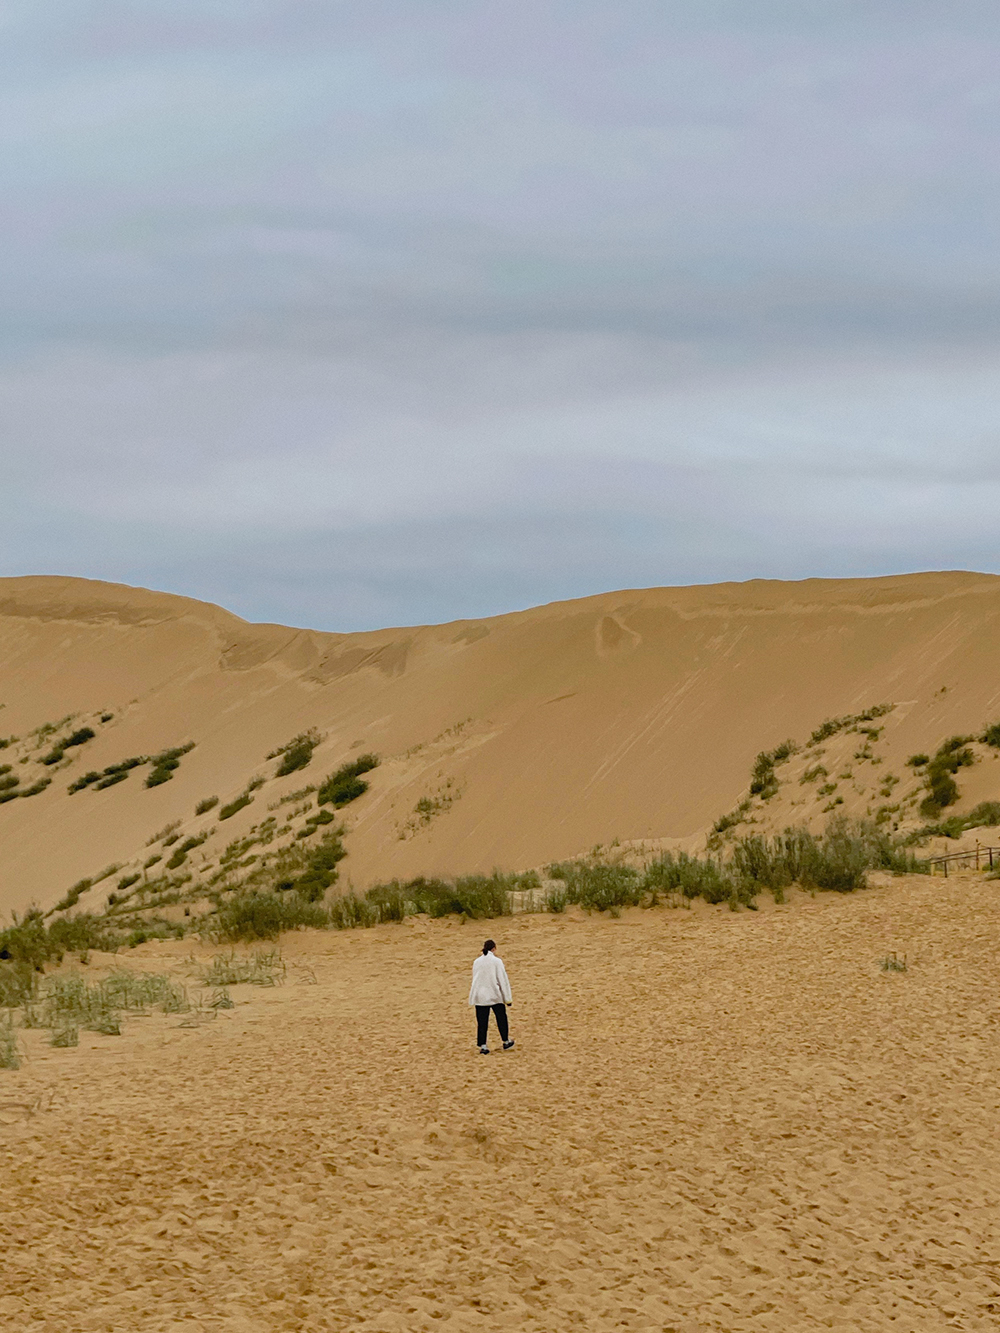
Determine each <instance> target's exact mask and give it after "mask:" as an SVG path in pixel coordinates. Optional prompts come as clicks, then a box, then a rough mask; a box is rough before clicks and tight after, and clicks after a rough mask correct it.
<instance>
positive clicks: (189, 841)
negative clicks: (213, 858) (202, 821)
mask: <svg viewBox="0 0 1000 1333" xmlns="http://www.w3.org/2000/svg"><path fill="white" fill-rule="evenodd" d="M207 837H208V834H207V833H203V834H201V836H200V837H198V838H185V839H184V841H183V842H182V843H181V845H180V846H179V847H178V848H177V850H176V851H175V852H173V853H172V854H171V856H170V858H169V859H168V861H167V864H166V867H165V868H166V869H167V870H176V869H177V867H178V866H182V865H183V864H184V862H185V861H186V860H187V858H188V852H193V851H194V850H195V848H196V847H200V846H201V845H202V843H203V842H204V841H205V839H206V838H207ZM136 878H138V876H137V877H136Z"/></svg>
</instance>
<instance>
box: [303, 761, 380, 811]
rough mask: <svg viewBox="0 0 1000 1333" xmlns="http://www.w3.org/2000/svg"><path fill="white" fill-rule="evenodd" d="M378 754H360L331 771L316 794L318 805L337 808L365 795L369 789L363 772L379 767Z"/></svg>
mask: <svg viewBox="0 0 1000 1333" xmlns="http://www.w3.org/2000/svg"><path fill="white" fill-rule="evenodd" d="M378 763H379V760H378V756H377V755H374V754H363V755H359V756H358V758H357V759H355V760H353V761H352V762H351V763H349V764H342V765H341V766H340V768H338V769H337V771H336V772H335V773H331V774H330V775H329V777H327V778H326V779H325V780H324V781H323V782H322V783H321V785H320V788H319V791H318V793H317V796H316V804H317V805H332V806H334V807H335V808H336V809H340V808H341V807H342V806H345V805H349V804H350V802H351V801H356V800H357V799H358V797H359V796H363V795H364V794H365V792H366V791H367V790H368V783H367V782H364V781H362V778H361V775H362V774H363V773H370V772H371V770H372V769H373V768H377V767H378Z"/></svg>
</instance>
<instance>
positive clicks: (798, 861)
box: [732, 815, 926, 901]
mask: <svg viewBox="0 0 1000 1333" xmlns="http://www.w3.org/2000/svg"><path fill="white" fill-rule="evenodd" d="M870 869H882V870H891V871H894V872H895V873H897V874H902V873H909V874H915V873H920V872H922V871H926V865H925V863H923V862H921V861H919V860H918V859H917V858H916V857H914V856H913V855H912V854H910V853H908V852H905V851H903V850H902V849H901V848H900V847H899V846H898V845H897V844H896V843H894V842H893V841H892V839H891V838H890V837H889V836H888V834H886V833H885V832H884V831H883V830H881V829H879V828H878V827H877V826H876V825H874V824H870V823H867V822H865V821H861V820H858V821H855V822H851V821H850V820H848V819H846V818H845V817H844V816H842V815H841V816H835V817H834V818H833V819H831V820H830V822H829V824H828V825H827V827H826V830H825V832H824V833H823V835H822V837H821V838H816V837H814V836H813V834H812V833H810V832H809V830H808V829H805V828H787V829H785V831H784V833H782V834H778V835H777V836H775V837H773V838H765V837H761V836H760V835H754V836H753V837H749V838H743V839H741V840H740V842H739V843H737V845H736V847H735V848H734V850H733V860H732V871H733V874H734V875H735V876H736V877H737V878H738V879H739V880H740V881H741V883H742V885H743V886H744V890H745V891H746V892H748V893H757V892H760V891H761V890H762V889H769V890H770V891H771V892H772V893H773V894H774V895H775V897H776V898H777V899H778V900H779V901H780V899H781V897H782V895H783V892H784V890H785V889H786V888H787V887H788V886H789V885H790V884H801V885H803V887H805V888H816V889H826V890H830V891H833V892H837V893H848V892H851V891H852V890H854V889H861V888H864V887H865V884H866V883H867V877H866V871H868V870H870Z"/></svg>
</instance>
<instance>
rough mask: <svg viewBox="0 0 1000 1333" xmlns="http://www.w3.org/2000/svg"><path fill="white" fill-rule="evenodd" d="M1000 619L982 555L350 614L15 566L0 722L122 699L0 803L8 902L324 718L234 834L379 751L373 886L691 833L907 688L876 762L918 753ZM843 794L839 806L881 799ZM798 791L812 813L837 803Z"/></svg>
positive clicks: (959, 709) (970, 686) (974, 678)
mask: <svg viewBox="0 0 1000 1333" xmlns="http://www.w3.org/2000/svg"><path fill="white" fill-rule="evenodd" d="M998 635H1000V579H998V578H996V577H993V576H987V575H980V574H968V573H946V574H919V575H910V576H905V577H898V578H885V579H873V580H808V581H805V582H802V583H777V582H763V581H754V582H750V583H745V584H727V585H719V586H714V587H699V588H673V589H671V588H666V589H652V590H647V591H639V592H635V591H627V592H619V593H608V594H605V595H602V596H599V597H591V598H586V599H583V600H581V601H575V602H566V603H558V604H554V605H551V606H544V607H538V608H536V609H534V610H531V611H526V612H520V613H516V614H512V615H507V616H501V617H496V618H494V619H491V620H483V621H478V622H457V623H455V624H451V625H444V626H433V627H424V628H419V627H418V628H411V629H391V630H384V631H379V632H377V633H370V634H350V635H338V634H319V633H313V632H308V631H301V630H294V629H286V628H283V627H281V626H268V625H249V624H247V623H246V622H244V621H241V620H239V619H238V618H237V617H234V616H232V615H229V614H228V613H227V612H225V611H222V610H220V609H219V608H217V607H213V606H208V605H206V604H203V603H199V602H194V601H190V600H188V599H184V598H178V597H172V596H169V595H166V594H160V593H151V592H146V591H144V590H142V589H132V588H124V587H120V586H117V585H109V584H101V583H91V582H87V581H83V580H77V579H56V578H26V579H7V580H0V703H3V705H4V707H3V709H2V710H0V732H2V733H4V734H17V735H19V736H21V737H24V736H25V735H26V734H27V733H29V732H30V731H31V730H32V729H33V728H35V727H38V726H39V725H40V724H42V723H44V722H54V721H58V720H59V719H61V718H62V717H63V716H65V715H68V714H75V715H76V718H77V720H76V721H75V722H74V724H73V725H74V726H75V725H79V724H80V723H82V722H86V721H94V719H95V716H96V715H98V714H99V713H100V712H102V711H104V710H107V711H110V712H112V713H113V714H114V717H113V719H112V720H111V721H110V722H109V723H107V724H99V723H95V725H96V726H97V730H98V732H99V735H98V737H97V739H96V740H94V741H92V742H91V743H90V744H89V745H87V746H86V747H81V748H80V749H79V750H76V751H71V752H68V753H67V758H66V767H63V768H57V769H55V770H53V771H52V772H51V774H50V776H52V778H53V781H52V785H51V787H49V788H48V789H46V790H45V791H44V792H43V793H42V794H41V795H39V796H37V797H34V798H32V799H31V800H15V801H12V802H10V803H9V804H6V805H0V910H2V909H7V910H9V909H11V908H17V909H21V908H23V907H25V906H26V905H27V904H28V903H30V902H31V901H38V902H39V903H40V904H41V905H43V906H50V905H52V904H53V903H54V902H55V901H56V900H57V899H58V898H59V897H60V896H61V895H62V894H63V892H64V891H65V890H66V889H67V888H68V887H69V885H71V884H72V883H73V882H74V881H76V880H78V879H80V878H82V877H84V876H92V875H94V874H95V872H97V871H98V870H100V869H101V868H102V867H103V866H105V865H107V864H108V863H111V862H115V863H123V864H125V865H128V863H129V862H135V863H136V864H140V863H141V858H142V857H143V855H145V854H146V853H145V843H146V841H147V839H149V838H150V837H151V836H152V835H153V834H154V833H155V832H156V831H157V830H158V829H160V828H162V827H163V826H164V825H165V824H166V823H167V822H170V821H173V820H175V819H183V820H184V821H187V822H189V821H191V820H192V817H193V808H194V805H195V802H196V801H198V800H199V799H200V798H202V797H205V796H210V795H219V796H221V797H222V799H223V800H225V799H226V798H227V797H231V796H232V795H234V794H235V793H236V792H238V791H239V790H240V788H241V787H242V786H243V784H244V783H245V782H246V780H247V779H248V777H250V776H251V775H252V774H254V773H260V774H262V775H267V776H270V774H272V773H273V769H274V765H273V763H272V764H268V763H267V762H266V760H265V756H266V755H267V753H268V752H269V751H270V750H272V749H273V748H274V747H276V746H278V745H280V744H281V743H283V742H284V741H286V740H288V739H289V738H290V737H291V736H293V735H294V734H296V733H297V732H299V731H302V730H304V729H305V728H307V727H316V728H318V729H319V730H320V731H321V732H322V733H323V734H324V736H325V741H324V744H323V746H322V747H321V749H320V750H319V751H317V754H316V757H315V759H314V762H313V765H312V767H311V769H310V770H308V771H307V772H306V773H304V774H297V775H294V776H293V777H291V778H288V779H286V780H284V781H283V782H274V781H269V782H268V785H267V786H266V787H265V788H264V789H263V790H262V791H261V792H260V794H259V795H258V796H257V797H256V798H255V804H254V805H253V806H252V807H250V808H248V809H247V810H246V811H244V812H242V813H241V814H240V815H239V816H237V817H236V818H234V819H233V820H232V821H230V822H229V823H227V824H226V825H225V826H223V827H222V828H221V829H220V831H219V833H218V835H217V838H218V842H219V844H220V845H221V844H222V843H224V842H225V841H228V840H229V839H230V838H233V837H238V836H241V835H242V834H243V833H244V832H245V831H246V830H247V829H248V828H249V826H250V825H251V824H252V823H254V822H258V821H259V820H260V818H261V816H262V814H263V813H264V811H265V810H266V807H267V805H268V804H269V803H273V802H274V801H276V800H277V799H279V798H280V796H281V795H282V794H283V793H287V792H288V791H290V790H293V789H295V788H296V787H298V786H301V785H302V784H303V783H304V782H309V781H310V780H313V781H314V780H315V777H314V775H315V776H322V775H323V773H325V772H328V771H330V769H332V768H333V767H334V766H335V765H336V764H338V763H340V762H341V761H343V760H344V759H345V758H347V757H349V756H351V755H352V754H357V753H359V752H360V751H361V750H363V749H364V750H367V749H373V750H376V751H377V752H378V753H379V754H380V755H381V756H382V759H383V763H382V766H381V768H379V769H378V770H377V772H376V773H375V774H374V775H373V777H372V786H371V791H370V792H369V793H368V794H367V795H366V796H365V797H364V798H363V799H362V800H360V801H358V802H357V803H356V805H354V806H352V807H350V808H349V810H348V811H347V813H346V819H347V823H348V826H349V829H350V832H349V836H348V842H347V845H348V848H349V852H350V856H349V859H348V861H347V862H345V865H344V873H345V875H347V876H349V877H350V878H351V879H352V880H353V881H354V882H355V883H356V884H357V885H360V886H363V885H366V884H368V883H370V882H371V881H372V880H374V879H380V878H388V877H390V876H393V875H407V876H408V875H413V874H417V873H426V872H462V871H466V870H472V869H490V868H492V867H493V866H494V865H501V866H504V867H508V868H516V867H526V866H531V865H536V864H539V863H541V862H544V861H546V860H549V859H552V858H557V857H563V856H568V855H573V854H576V853H578V852H580V851H581V850H584V849H586V848H588V847H590V846H591V845H593V844H594V843H597V842H607V841H609V840H611V839H614V838H621V839H637V838H638V839H643V838H663V837H668V838H687V837H691V836H693V835H695V834H697V833H698V832H699V831H700V830H704V829H705V828H706V827H708V826H709V825H710V824H711V822H712V820H714V819H715V818H716V816H718V815H719V814H720V813H721V812H722V811H724V810H726V809H728V808H729V807H731V806H732V805H733V804H734V803H735V802H736V801H737V800H738V799H739V797H740V795H741V793H742V791H743V790H744V789H745V786H746V782H747V775H748V771H749V767H750V764H751V762H752V759H753V756H754V754H755V753H756V752H757V751H758V750H760V749H762V748H770V747H771V746H773V745H775V744H776V743H778V742H779V741H781V740H783V739H784V738H785V737H786V736H789V735H791V736H794V737H797V738H799V739H802V738H803V737H804V736H806V735H808V733H809V732H810V731H811V730H812V728H814V727H815V726H816V725H817V723H818V722H820V721H822V720H823V719H824V718H825V717H828V716H830V715H831V714H837V713H844V712H850V711H855V710H857V709H860V708H863V707H866V706H868V705H871V704H876V703H880V702H882V701H883V700H891V701H894V702H896V704H897V705H898V707H897V709H896V711H895V712H894V713H893V715H892V717H891V719H890V721H889V724H888V725H887V731H886V737H885V740H884V747H885V749H884V754H883V755H882V756H881V757H880V758H881V760H884V762H885V764H886V769H885V771H889V770H890V769H892V768H894V769H895V772H896V773H897V774H899V773H900V764H901V762H902V760H903V759H904V758H905V757H906V755H907V754H908V753H910V752H911V751H912V750H914V749H918V748H926V747H928V746H930V747H931V748H933V746H934V745H935V744H936V743H937V741H938V740H940V739H941V738H942V737H943V736H945V735H947V734H949V733H951V732H954V731H959V730H975V729H978V728H980V727H981V726H982V725H983V723H984V722H985V721H992V720H994V719H995V718H997V717H1000V679H998V677H997V672H996V660H997V646H998ZM188 740H193V741H195V742H196V743H197V745H196V748H195V749H194V750H193V751H192V752H191V753H190V755H188V756H187V757H185V759H184V761H183V763H182V765H181V768H180V769H179V770H178V772H177V775H176V777H175V779H174V780H173V781H171V782H168V783H166V784H164V785H163V786H161V787H158V788H156V789H155V790H151V791H148V790H146V789H145V788H144V787H143V785H142V778H141V776H139V775H136V776H133V777H132V778H130V779H129V780H128V781H125V782H123V783H121V784H120V785H118V786H115V787H113V788H111V789H109V790H108V791H105V792H94V791H86V792H82V793H78V794H77V795H75V796H72V797H71V796H68V795H67V793H66V787H67V785H68V783H69V782H70V781H71V780H72V779H73V778H74V776H76V775H77V774H79V773H80V772H81V771H83V770H84V769H86V768H90V767H97V768H101V767H103V766H106V765H109V764H112V763H115V762H118V761H119V760H121V759H123V758H126V757H128V756H130V755H133V754H137V753H150V752H153V751H156V750H159V749H162V748H164V747H167V746H173V745H179V744H182V743H183V742H185V741H188ZM33 744H34V743H33V742H26V741H22V742H21V749H19V750H18V752H17V755H16V756H15V766H16V768H17V772H18V773H23V774H24V775H25V781H26V782H27V779H28V776H32V777H33V776H37V775H38V774H41V773H43V770H42V768H41V767H40V766H39V764H38V758H39V756H40V754H41V753H42V752H43V750H44V748H45V747H44V745H42V744H41V743H39V744H37V745H35V746H34V749H31V748H30V747H31V745H33ZM26 746H27V747H28V748H25V747H26ZM10 753H11V752H3V753H0V760H3V759H5V758H8V757H9V755H10ZM22 757H26V760H27V762H26V763H25V764H24V765H20V759H21V758H22ZM997 771H1000V769H998V770H997ZM44 772H45V773H49V770H44ZM967 780H968V782H969V784H970V785H969V788H968V790H969V793H970V800H971V799H973V794H974V799H977V800H978V799H984V798H986V797H996V796H1000V778H998V777H997V776H995V775H994V773H987V771H986V768H985V767H984V766H980V768H979V769H977V770H973V771H972V775H970V776H968V779H967ZM963 781H965V779H963ZM977 784H978V785H977ZM964 789H965V788H964V786H963V790H964ZM844 790H845V791H847V794H848V797H849V801H848V804H847V807H846V808H849V809H850V808H855V807H856V808H860V809H864V808H865V805H866V803H870V794H868V795H866V794H864V793H862V794H858V793H854V794H852V789H851V788H850V787H845V788H844ZM422 798H423V799H425V800H429V801H431V802H432V805H434V806H435V808H436V810H437V813H435V814H434V815H433V817H432V818H431V819H430V820H429V821H428V822H426V823H421V821H420V820H419V818H417V817H415V814H414V807H415V806H416V804H417V802H418V801H419V800H421V799H422ZM791 799H792V798H791V797H789V803H788V804H789V811H790V812H791V814H792V815H793V816H794V817H799V815H803V814H809V815H810V816H811V815H813V814H815V813H816V810H814V808H813V806H812V805H810V806H809V807H808V809H806V810H802V811H799V810H798V808H797V807H796V809H795V810H792V808H791ZM967 804H968V802H967ZM776 808H777V807H776ZM959 808H962V807H959ZM785 813H786V811H785V810H784V809H782V815H783V817H784V815H785ZM205 823H206V821H201V824H205ZM201 824H197V823H195V824H193V825H191V827H194V828H199V827H201ZM206 826H207V825H206ZM185 831H189V830H188V828H187V826H186V827H185ZM213 846H214V844H213ZM217 850H218V849H217V848H216V849H215V851H213V848H212V846H209V847H206V848H205V850H204V855H205V856H206V857H208V856H209V855H210V854H211V855H215V854H216V852H217ZM106 888H107V884H105V885H103V886H102V888H101V889H100V890H94V891H93V894H92V896H94V897H96V896H100V895H102V894H103V893H104V891H105V889H106ZM81 905H82V906H83V907H88V906H92V905H93V903H92V902H91V901H89V900H88V899H86V898H85V899H84V901H83V902H82V904H81Z"/></svg>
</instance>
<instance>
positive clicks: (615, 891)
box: [548, 861, 643, 912]
mask: <svg viewBox="0 0 1000 1333" xmlns="http://www.w3.org/2000/svg"><path fill="white" fill-rule="evenodd" d="M548 877H549V879H561V880H562V881H563V882H564V884H565V885H566V890H565V891H566V901H567V902H568V903H577V904H579V905H580V906H581V907H583V908H585V909H586V910H587V911H598V912H603V911H608V910H611V909H613V910H614V911H616V912H619V911H621V909H622V908H623V907H634V906H636V905H637V904H638V903H639V902H641V901H642V896H643V890H642V881H641V879H640V876H639V872H638V871H637V870H635V869H634V868H633V867H632V866H626V865H604V864H603V863H601V862H589V861H562V862H558V863H556V864H555V865H551V866H549V867H548Z"/></svg>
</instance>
